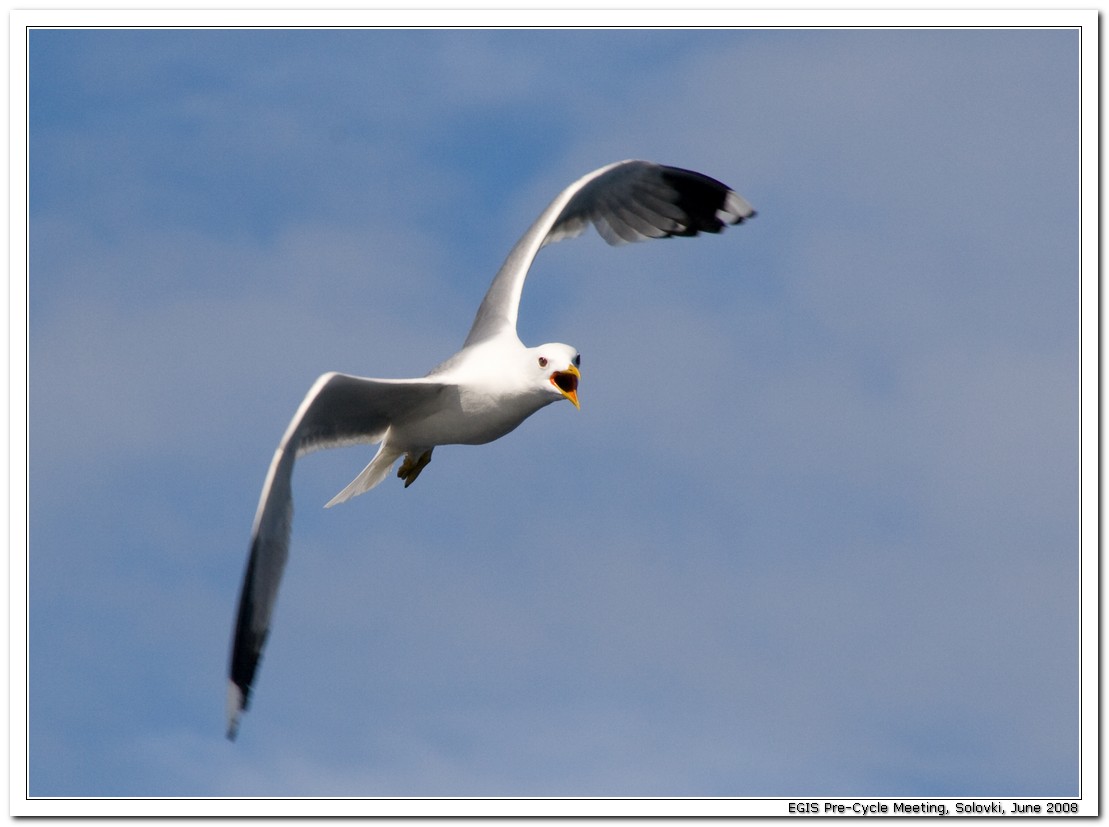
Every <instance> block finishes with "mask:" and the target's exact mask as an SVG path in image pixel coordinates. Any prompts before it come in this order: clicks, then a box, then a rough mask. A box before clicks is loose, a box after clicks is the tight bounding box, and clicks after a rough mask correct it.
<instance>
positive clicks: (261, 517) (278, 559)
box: [227, 373, 451, 738]
mask: <svg viewBox="0 0 1109 827" xmlns="http://www.w3.org/2000/svg"><path fill="white" fill-rule="evenodd" d="M450 387H451V386H450V385H446V384H444V383H441V382H435V381H433V380H426V379H394V380H389V379H363V378H361V377H358V376H347V375H345V374H341V373H327V374H324V375H323V376H321V377H320V378H319V379H317V380H316V382H315V384H314V385H312V388H311V390H309V391H308V395H307V396H305V397H304V401H303V402H301V403H300V407H299V408H298V409H297V412H296V415H295V416H294V417H293V421H292V422H290V423H289V427H288V428H287V429H286V431H285V435H284V436H283V437H282V438H281V444H280V445H278V447H277V451H276V452H275V453H274V455H273V461H272V462H271V463H270V468H269V473H267V475H266V482H265V484H264V485H263V486H262V496H261V499H260V500H259V502H258V511H257V512H255V515H254V528H253V531H252V533H251V540H250V557H249V558H248V559H247V564H246V573H245V574H244V575H243V585H242V590H241V591H240V593H239V608H238V614H237V619H236V622H235V634H234V638H233V640H232V645H231V681H230V685H229V687H228V700H227V703H228V709H227V713H228V728H227V737H228V738H234V737H235V733H236V731H237V729H238V725H239V715H240V713H241V712H242V711H243V710H244V709H246V708H247V704H248V703H249V700H250V686H251V683H252V682H253V681H254V672H255V670H256V669H257V668H258V660H259V658H260V657H261V654H262V647H263V646H264V645H265V643H266V635H267V634H268V632H269V627H270V617H271V615H272V614H273V605H274V601H275V600H276V598H277V589H278V586H279V585H280V584H281V574H282V572H283V571H284V570H285V561H286V560H287V559H288V556H289V533H290V530H291V528H292V523H293V493H292V477H293V464H294V462H295V461H296V458H297V457H298V456H301V455H302V454H305V453H308V452H309V451H314V450H316V449H319V448H334V447H338V446H340V445H351V444H355V443H367V442H379V441H380V440H381V439H382V438H383V437H384V436H385V432H386V430H387V429H388V428H389V424H390V423H391V422H392V421H393V420H394V419H395V418H397V417H400V416H405V415H407V414H412V413H416V412H418V410H419V409H420V408H421V407H424V406H428V405H433V404H434V403H435V401H436V400H437V399H439V398H440V396H441V394H443V393H444V392H446V391H447V390H448V389H449V388H450Z"/></svg>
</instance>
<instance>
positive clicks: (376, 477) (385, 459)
mask: <svg viewBox="0 0 1109 827" xmlns="http://www.w3.org/2000/svg"><path fill="white" fill-rule="evenodd" d="M403 453H404V452H403V451H397V450H395V449H393V448H390V447H389V443H388V441H386V442H382V443H381V447H380V448H378V449H377V453H376V454H375V455H374V458H373V459H372V460H370V464H369V465H367V466H366V467H365V468H363V469H362V473H361V474H359V475H358V476H357V477H355V478H354V479H353V480H352V481H351V483H350V485H348V486H347V487H346V488H344V489H343V490H342V491H340V492H339V493H338V494H336V495H335V496H334V497H332V498H331V502H329V503H328V504H327V505H325V506H324V508H331V506H333V505H338V504H339V503H345V502H346V501H347V500H349V499H350V498H351V497H357V496H358V495H359V494H365V493H366V492H367V491H369V490H370V489H371V488H373V487H374V486H375V485H377V484H378V483H380V482H381V481H382V480H383V479H385V477H387V476H388V475H389V471H390V470H391V469H392V467H393V463H394V462H396V461H397V460H398V459H400V455H401V454H403Z"/></svg>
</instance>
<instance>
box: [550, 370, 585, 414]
mask: <svg viewBox="0 0 1109 827" xmlns="http://www.w3.org/2000/svg"><path fill="white" fill-rule="evenodd" d="M579 379H581V373H580V372H579V371H578V369H577V368H576V367H574V366H573V365H570V367H568V368H566V370H556V371H555V372H554V373H552V374H551V384H552V385H554V386H555V387H556V388H558V390H559V392H560V393H561V394H562V395H563V396H565V397H566V398H567V399H569V400H570V401H571V402H573V403H574V407H575V408H577V409H578V410H579V411H580V410H581V405H579V404H578V380H579Z"/></svg>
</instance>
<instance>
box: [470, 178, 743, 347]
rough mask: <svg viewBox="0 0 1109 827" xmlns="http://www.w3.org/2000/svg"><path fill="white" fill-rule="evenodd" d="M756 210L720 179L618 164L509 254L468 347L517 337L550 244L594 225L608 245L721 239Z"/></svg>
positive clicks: (554, 210)
mask: <svg viewBox="0 0 1109 827" xmlns="http://www.w3.org/2000/svg"><path fill="white" fill-rule="evenodd" d="M754 214H755V210H754V209H753V208H752V207H751V205H750V204H748V203H747V201H745V200H744V199H743V197H742V196H741V195H739V194H738V193H736V192H733V191H732V190H731V189H730V188H729V187H728V186H727V185H725V184H722V183H720V182H719V181H717V180H716V179H714V178H709V177H708V176H707V175H702V174H701V173H699V172H693V171H691V170H687V169H679V168H678V167H666V166H661V165H659V164H653V163H651V162H649V161H620V162H618V163H615V164H610V165H608V166H606V167H601V168H600V169H598V170H594V171H593V172H591V173H589V174H588V175H586V176H584V177H582V178H579V179H578V180H577V181H575V182H574V183H573V184H571V185H570V186H568V187H567V188H566V189H564V190H563V191H562V193H561V194H560V195H559V196H558V197H557V198H555V200H554V201H552V202H551V204H550V206H548V207H547V209H546V210H544V211H543V214H542V215H540V216H539V218H538V220H537V221H536V222H535V223H534V224H532V226H531V229H529V230H528V231H527V232H526V233H524V236H523V238H521V239H520V240H519V241H518V242H516V246H515V247H513V248H512V251H511V252H510V253H509V254H508V258H507V259H505V262H504V264H503V265H501V269H500V270H499V271H498V272H497V275H496V276H495V277H494V278H493V283H492V284H491V285H490V286H489V291H488V292H487V293H486V294H485V299H484V300H483V301H482V303H481V306H480V307H479V308H478V311H477V316H476V317H475V318H474V324H473V326H472V327H471V328H470V334H469V336H467V337H466V345H467V346H468V345H473V344H477V343H478V342H481V341H483V340H485V339H488V338H491V337H493V336H496V335H498V334H500V333H502V332H504V331H505V330H511V331H515V329H516V314H517V312H518V310H519V307H520V294H521V293H522V292H523V289H524V279H525V278H527V274H528V270H529V269H530V267H531V262H532V261H533V260H534V258H535V255H536V253H538V252H539V250H540V248H542V247H543V246H544V245H546V244H550V243H551V242H553V241H560V240H561V239H563V238H572V237H573V236H576V235H580V234H581V232H582V231H583V230H584V229H585V228H586V226H587V225H588V224H590V223H592V224H593V226H594V227H596V228H597V232H599V233H600V234H601V236H602V237H603V238H604V240H605V241H607V242H608V243H609V244H623V243H625V242H629V241H643V240H644V239H648V238H666V237H669V236H676V235H677V236H694V235H697V234H698V233H702V232H704V233H718V232H720V231H721V230H722V229H723V228H724V226H725V225H727V224H738V223H740V222H741V221H743V219H745V218H750V217H751V216H753V215H754Z"/></svg>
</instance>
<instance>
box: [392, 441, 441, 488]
mask: <svg viewBox="0 0 1109 827" xmlns="http://www.w3.org/2000/svg"><path fill="white" fill-rule="evenodd" d="M434 450H435V449H434V448H428V449H427V450H426V451H424V452H423V453H422V454H420V457H419V459H415V460H414V459H413V458H412V454H405V455H404V462H402V463H401V464H400V468H398V469H397V476H398V477H400V478H401V479H402V480H404V487H405V488H407V487H408V486H410V485H411V484H412V483H414V482H415V481H416V477H418V476H420V472H421V471H423V470H424V468H426V467H427V464H428V463H429V462H431V452H432V451H434Z"/></svg>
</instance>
